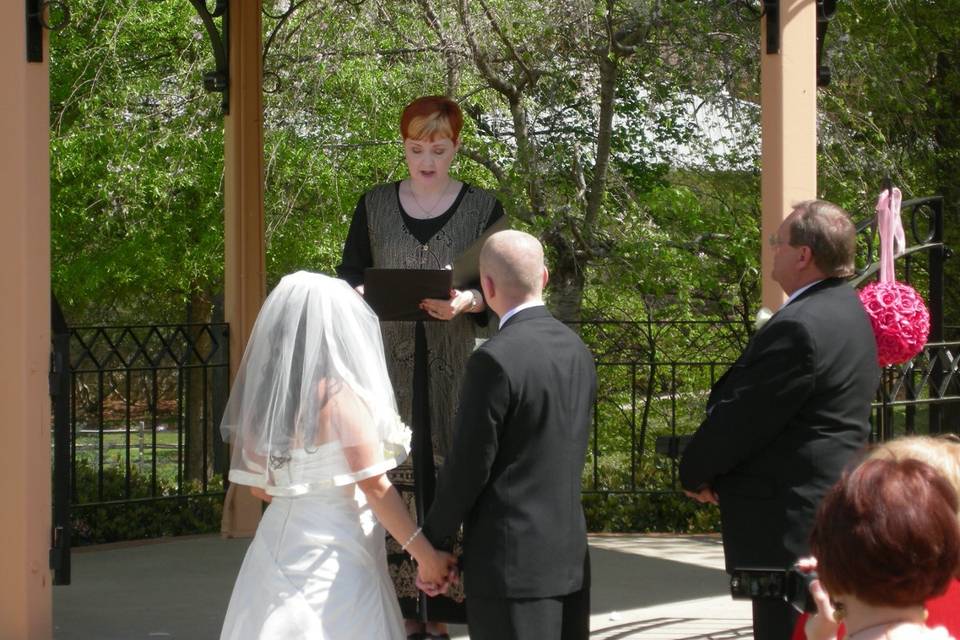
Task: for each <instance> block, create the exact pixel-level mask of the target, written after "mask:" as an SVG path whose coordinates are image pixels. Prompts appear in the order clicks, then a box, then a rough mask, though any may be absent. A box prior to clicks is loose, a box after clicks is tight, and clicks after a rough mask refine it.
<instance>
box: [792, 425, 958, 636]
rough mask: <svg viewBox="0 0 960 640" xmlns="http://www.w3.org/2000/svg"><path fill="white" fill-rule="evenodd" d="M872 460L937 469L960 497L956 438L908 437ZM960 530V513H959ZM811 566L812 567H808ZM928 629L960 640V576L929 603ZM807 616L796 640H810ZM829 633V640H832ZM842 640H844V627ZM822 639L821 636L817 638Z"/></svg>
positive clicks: (881, 448) (877, 449)
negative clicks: (913, 462)
mask: <svg viewBox="0 0 960 640" xmlns="http://www.w3.org/2000/svg"><path fill="white" fill-rule="evenodd" d="M869 457H870V458H871V459H882V460H908V459H912V460H920V461H922V462H926V463H927V464H929V465H930V466H931V467H933V468H934V469H935V470H936V471H937V472H938V473H940V475H942V476H943V477H944V478H945V479H946V480H947V481H948V482H949V483H950V484H951V486H953V489H954V491H956V492H957V495H958V496H960V439H957V437H956V436H955V435H953V434H947V435H944V436H937V437H933V436H906V437H902V438H896V439H895V440H888V441H886V442H883V443H881V444H878V445H876V446H874V447H873V448H871V449H870V453H869ZM957 516H958V526H960V511H958V513H957ZM806 564H807V566H811V563H809V562H808V563H806ZM926 610H927V613H928V615H927V626H929V627H936V626H944V627H946V629H947V631H949V632H950V634H951V635H954V636H960V575H958V576H957V577H956V578H954V579H953V580H951V581H950V584H949V586H948V587H947V590H946V591H945V592H944V593H942V594H940V595H938V596H935V597H933V598H931V599H930V600H927V602H926ZM806 620H807V615H806V614H804V615H803V616H801V617H800V619H799V620H798V621H797V626H796V628H795V629H794V632H793V638H792V640H806V637H807V636H806V633H805V631H804V628H805V626H806ZM829 631H830V629H828V633H827V637H829V635H830V634H829ZM837 635H838V637H840V638H843V637H844V628H843V626H842V625H841V627H840V630H839V633H838V634H837ZM817 637H820V636H817Z"/></svg>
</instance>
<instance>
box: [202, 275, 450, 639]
mask: <svg viewBox="0 0 960 640" xmlns="http://www.w3.org/2000/svg"><path fill="white" fill-rule="evenodd" d="M221 431H222V433H223V437H224V439H225V440H227V441H229V442H230V443H231V445H232V459H231V463H230V476H229V477H230V481H231V482H234V483H237V484H242V485H247V486H249V487H250V488H251V491H252V492H253V493H254V494H255V495H257V496H258V497H261V498H262V499H264V500H266V501H267V502H269V503H270V504H269V506H268V507H267V509H266V511H265V512H264V514H263V518H262V519H261V521H260V525H259V527H258V528H257V533H256V536H255V537H254V538H253V541H252V542H251V544H250V547H249V549H248V550H247V555H246V557H245V558H244V561H243V566H242V567H241V568H240V574H239V575H238V576H237V581H236V584H235V585H234V588H233V594H232V595H231V597H230V605H229V607H228V608H227V614H226V619H225V620H224V623H223V630H222V632H221V635H220V638H221V640H280V639H283V640H293V639H298V638H300V639H304V640H306V639H310V640H323V639H352V638H378V639H379V638H384V639H387V640H392V639H394V638H396V639H398V640H399V639H402V638H404V637H405V636H404V632H403V623H402V618H401V615H400V609H399V607H398V605H397V599H396V596H395V594H394V590H393V584H392V583H391V581H390V578H389V575H388V574H387V563H386V554H385V548H384V534H383V529H382V528H381V525H382V527H385V528H386V529H387V531H389V532H390V534H391V535H392V536H393V537H394V538H395V539H397V540H404V541H406V543H405V544H404V548H405V550H406V551H407V553H409V554H411V555H412V556H413V558H414V559H415V560H416V561H417V564H418V565H419V573H420V578H421V579H422V580H423V581H425V582H433V583H437V584H441V583H444V582H446V580H447V579H448V576H450V575H452V570H453V567H454V565H455V559H454V558H453V556H451V555H450V554H447V553H443V552H439V551H437V550H435V549H434V548H433V547H432V546H431V545H430V543H429V542H428V541H427V539H426V538H425V537H424V536H421V535H419V534H420V529H418V528H416V525H415V524H414V522H413V521H412V520H411V519H410V516H409V514H408V512H407V510H406V508H405V506H404V505H403V503H402V501H401V499H400V496H399V494H398V493H397V491H396V490H395V489H394V488H393V486H392V485H391V484H390V482H389V481H388V480H387V477H386V475H384V474H385V472H386V471H387V470H388V469H392V468H393V467H395V466H397V465H398V464H399V463H400V462H402V461H403V460H404V458H406V456H407V454H408V453H409V444H410V430H409V429H408V428H407V427H406V426H404V425H403V424H402V423H401V422H400V418H399V416H398V415H397V407H396V401H395V400H394V396H393V387H392V386H391V384H390V380H389V379H388V377H387V370H386V365H385V364H384V358H383V344H382V342H381V338H380V327H379V324H378V322H377V318H376V316H375V315H374V313H373V312H372V311H371V310H370V308H369V307H367V305H366V303H364V302H363V300H362V299H361V298H360V296H358V295H357V294H356V292H354V291H353V289H351V288H350V286H349V285H348V284H347V283H346V282H343V281H341V280H335V279H333V278H328V277H326V276H322V275H319V274H314V273H307V272H305V271H300V272H297V273H294V274H292V275H288V276H286V277H284V278H283V279H282V280H281V281H280V283H279V284H278V285H277V287H276V288H275V289H274V290H273V291H272V292H271V293H270V295H269V296H268V297H267V299H266V300H265V301H264V303H263V307H262V308H261V310H260V314H259V315H258V316H257V321H256V324H255V325H254V327H253V332H252V334H251V336H250V341H249V343H248V344H247V348H246V351H245V353H244V355H243V360H242V361H241V363H240V369H239V371H238V373H237V377H236V380H235V381H234V385H233V389H232V390H231V393H230V399H229V401H228V402H227V407H226V409H225V411H224V417H223V422H222V424H221Z"/></svg>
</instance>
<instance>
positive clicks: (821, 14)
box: [763, 0, 837, 87]
mask: <svg viewBox="0 0 960 640" xmlns="http://www.w3.org/2000/svg"><path fill="white" fill-rule="evenodd" d="M836 12H837V0H817V67H816V71H817V86H818V87H825V86H827V85H828V84H830V67H828V66H827V65H826V64H825V62H824V60H825V58H824V55H823V43H824V40H825V39H826V37H827V25H829V24H830V20H832V19H833V16H834V14H836ZM763 17H764V19H765V20H766V26H767V43H766V51H767V53H780V0H763Z"/></svg>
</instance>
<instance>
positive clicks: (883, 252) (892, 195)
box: [877, 187, 907, 282]
mask: <svg viewBox="0 0 960 640" xmlns="http://www.w3.org/2000/svg"><path fill="white" fill-rule="evenodd" d="M902 201H903V195H902V194H901V193H900V189H897V188H896V187H893V188H892V189H884V190H883V191H882V192H881V193H880V197H879V198H877V227H878V228H879V230H880V282H894V281H895V280H896V270H895V269H894V266H893V259H894V258H895V257H897V256H899V255H900V254H902V253H903V252H904V250H906V248H907V240H906V236H905V235H904V233H903V222H902V221H901V220H900V203H901V202H902Z"/></svg>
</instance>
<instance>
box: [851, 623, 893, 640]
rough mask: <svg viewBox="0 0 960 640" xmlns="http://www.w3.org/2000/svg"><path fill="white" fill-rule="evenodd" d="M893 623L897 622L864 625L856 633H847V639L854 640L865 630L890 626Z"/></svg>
mask: <svg viewBox="0 0 960 640" xmlns="http://www.w3.org/2000/svg"><path fill="white" fill-rule="evenodd" d="M892 624H896V622H879V623H877V624H872V625H870V626H869V627H864V628H863V629H857V631H856V632H855V633H850V634H847V640H854V639H855V638H856V637H857V636H859V635H860V634H861V633H864V632H865V631H870V630H871V629H877V628H879V627H889V626H890V625H892Z"/></svg>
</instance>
